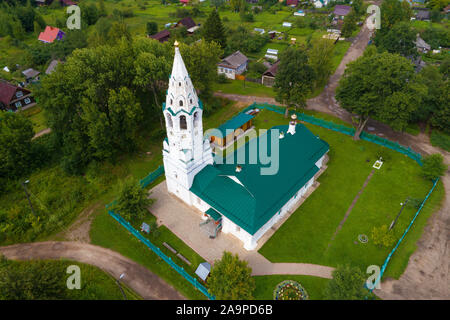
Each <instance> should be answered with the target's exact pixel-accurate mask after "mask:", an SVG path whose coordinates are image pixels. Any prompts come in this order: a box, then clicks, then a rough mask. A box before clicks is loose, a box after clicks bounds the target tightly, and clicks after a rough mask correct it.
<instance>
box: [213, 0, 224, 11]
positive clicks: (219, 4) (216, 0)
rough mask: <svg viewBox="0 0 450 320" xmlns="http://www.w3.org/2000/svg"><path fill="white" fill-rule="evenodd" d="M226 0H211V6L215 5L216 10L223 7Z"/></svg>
mask: <svg viewBox="0 0 450 320" xmlns="http://www.w3.org/2000/svg"><path fill="white" fill-rule="evenodd" d="M224 3H225V0H211V5H213V6H214V7H215V8H216V9H218V8H220V7H222V6H223V4H224Z"/></svg>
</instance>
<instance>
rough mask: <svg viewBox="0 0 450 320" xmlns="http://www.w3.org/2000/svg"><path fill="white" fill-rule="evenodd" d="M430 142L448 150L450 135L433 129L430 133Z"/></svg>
mask: <svg viewBox="0 0 450 320" xmlns="http://www.w3.org/2000/svg"><path fill="white" fill-rule="evenodd" d="M430 140H431V144H432V145H433V146H435V147H439V148H442V149H444V150H446V151H449V152H450V136H449V135H446V134H445V133H442V132H439V131H437V130H433V132H432V133H431V137H430Z"/></svg>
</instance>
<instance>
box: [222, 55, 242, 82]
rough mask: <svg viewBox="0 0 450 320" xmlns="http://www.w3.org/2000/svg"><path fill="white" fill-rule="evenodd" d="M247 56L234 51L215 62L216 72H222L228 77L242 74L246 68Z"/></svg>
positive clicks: (231, 77) (234, 77) (233, 77)
mask: <svg viewBox="0 0 450 320" xmlns="http://www.w3.org/2000/svg"><path fill="white" fill-rule="evenodd" d="M247 65H248V58H247V57H246V56H245V55H244V54H243V53H241V52H240V51H236V52H235V53H233V54H231V55H229V56H228V57H226V58H225V59H223V60H222V61H221V62H219V63H218V64H217V72H218V73H219V74H224V75H225V76H226V77H227V78H229V79H233V80H234V79H236V75H239V74H242V73H243V72H245V71H246V70H247Z"/></svg>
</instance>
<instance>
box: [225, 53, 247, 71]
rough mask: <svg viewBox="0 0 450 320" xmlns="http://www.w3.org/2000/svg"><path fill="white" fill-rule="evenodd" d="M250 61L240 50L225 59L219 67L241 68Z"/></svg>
mask: <svg viewBox="0 0 450 320" xmlns="http://www.w3.org/2000/svg"><path fill="white" fill-rule="evenodd" d="M247 61H248V58H247V57H246V56H245V55H244V54H243V53H241V52H240V51H239V50H238V51H236V52H235V53H233V54H231V55H229V56H228V57H226V58H225V59H223V60H222V61H221V62H220V63H219V65H226V66H230V67H233V68H238V67H239V66H241V65H243V64H244V63H246V62H247Z"/></svg>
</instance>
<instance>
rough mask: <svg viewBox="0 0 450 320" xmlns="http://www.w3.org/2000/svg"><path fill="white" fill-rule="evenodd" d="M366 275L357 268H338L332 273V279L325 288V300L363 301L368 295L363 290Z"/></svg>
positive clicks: (346, 266)
mask: <svg viewBox="0 0 450 320" xmlns="http://www.w3.org/2000/svg"><path fill="white" fill-rule="evenodd" d="M365 279H366V275H365V274H364V273H363V272H362V271H361V270H360V269H359V268H358V267H350V266H349V265H345V266H338V267H337V268H336V269H335V270H334V271H333V279H331V280H330V281H329V282H328V286H327V287H326V288H325V292H324V295H325V298H326V299H329V300H363V299H364V298H365V297H366V296H368V295H369V291H368V290H367V289H365V288H364V283H365Z"/></svg>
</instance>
